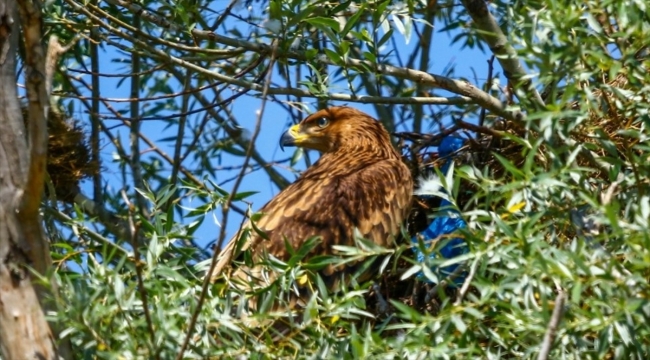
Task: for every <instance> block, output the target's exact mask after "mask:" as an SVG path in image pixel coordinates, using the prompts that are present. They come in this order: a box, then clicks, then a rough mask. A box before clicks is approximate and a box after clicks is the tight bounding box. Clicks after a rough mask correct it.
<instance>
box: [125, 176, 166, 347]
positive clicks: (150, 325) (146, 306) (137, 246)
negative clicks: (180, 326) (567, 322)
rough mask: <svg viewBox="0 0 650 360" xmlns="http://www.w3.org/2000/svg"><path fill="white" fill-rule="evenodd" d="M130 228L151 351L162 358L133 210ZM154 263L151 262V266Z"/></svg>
mask: <svg viewBox="0 0 650 360" xmlns="http://www.w3.org/2000/svg"><path fill="white" fill-rule="evenodd" d="M120 193H121V194H122V199H124V203H125V204H126V205H127V207H128V208H129V209H134V208H135V207H134V206H133V204H131V202H130V201H129V196H128V195H127V193H126V191H124V189H122V190H121V191H120ZM128 219H129V228H130V229H131V238H130V239H129V240H130V242H131V247H133V265H134V266H135V275H136V278H137V281H138V295H140V301H142V311H143V312H144V318H145V321H146V322H147V328H148V329H147V330H149V336H150V338H151V345H150V346H151V349H150V350H151V351H152V352H153V353H154V358H155V359H160V352H159V351H157V350H156V332H155V331H154V328H153V321H152V320H151V313H150V312H149V300H148V297H147V291H146V289H145V287H144V281H143V280H142V265H143V264H142V262H141V261H140V244H138V240H137V239H138V233H139V230H140V229H139V226H137V225H136V223H135V220H134V219H133V211H132V210H129V215H128ZM151 265H152V264H149V266H151Z"/></svg>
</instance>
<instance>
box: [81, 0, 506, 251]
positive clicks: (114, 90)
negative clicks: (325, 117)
mask: <svg viewBox="0 0 650 360" xmlns="http://www.w3.org/2000/svg"><path fill="white" fill-rule="evenodd" d="M217 3H219V2H217ZM224 3H225V2H224ZM224 6H225V4H224ZM253 11H255V10H253ZM257 11H259V10H257ZM380 31H381V30H380ZM454 35H455V34H454V33H437V32H436V33H435V35H434V37H433V45H432V52H433V54H432V55H431V62H430V64H429V66H430V67H429V72H431V73H435V74H442V73H443V72H444V70H445V69H447V68H449V67H453V68H454V69H455V71H454V74H455V75H454V78H457V79H458V78H464V79H467V80H468V81H470V82H472V83H473V84H475V85H477V86H481V85H482V84H483V82H484V81H485V77H486V74H487V60H488V59H489V56H488V55H486V54H483V53H482V52H480V51H479V50H475V49H467V48H465V49H461V46H460V45H459V44H456V45H450V43H451V39H452V37H453V36H454ZM401 39H402V42H401V44H404V41H403V40H404V39H403V38H401ZM397 40H398V43H400V41H399V40H400V37H399V36H398V38H397ZM416 43H417V39H416V38H415V37H413V38H412V39H411V41H410V43H409V44H408V45H406V44H404V45H402V46H403V51H404V54H409V53H410V52H411V51H412V49H413V47H414V46H416ZM400 50H402V49H400ZM102 51H104V53H103V54H102V56H101V59H103V60H102V61H101V63H100V71H101V72H102V73H126V72H128V66H129V65H128V64H120V63H116V62H112V61H111V59H114V58H115V57H116V56H117V57H119V54H118V53H116V52H115V51H114V50H112V48H110V47H107V48H105V49H104V50H102ZM107 51H108V52H107ZM400 52H401V51H400ZM495 71H496V70H495ZM475 76H478V79H476V78H475ZM477 80H478V81H479V82H478V83H477V82H476V81H477ZM118 81H119V79H114V78H103V79H102V88H101V92H102V96H104V97H110V98H129V93H130V84H129V81H128V80H126V81H124V82H123V83H122V84H121V85H119V86H118ZM170 86H178V85H177V84H176V85H173V83H171V82H170ZM174 91H179V89H178V88H175V89H174ZM336 91H338V89H337V90H336ZM331 104H332V105H343V104H344V103H341V102H332V103H331ZM349 105H351V106H354V107H356V108H358V109H361V110H363V111H366V112H368V113H369V114H371V115H373V116H374V115H375V113H374V110H373V107H372V106H371V105H365V104H354V103H349ZM405 106H408V105H405ZM260 107H261V100H260V99H258V98H256V97H253V96H248V95H244V96H242V97H240V98H238V99H237V100H236V101H235V102H234V103H233V104H232V105H231V110H232V112H233V113H234V115H235V117H236V119H237V120H238V121H239V123H240V125H241V126H242V127H243V128H245V129H247V130H249V131H250V132H252V131H253V129H254V126H255V121H256V119H257V113H258V111H259V109H260ZM77 109H79V108H77ZM312 110H314V108H313V107H312ZM201 115H202V114H201ZM75 116H76V117H77V118H83V119H84V122H86V120H87V114H85V113H83V114H76V115H75ZM289 121H290V120H289V114H287V113H286V111H285V110H284V109H283V108H281V107H280V106H279V105H277V104H275V103H273V102H272V101H268V102H267V103H266V109H265V111H264V115H263V118H262V131H261V133H260V134H259V137H258V138H257V141H256V147H257V149H258V151H259V152H260V153H261V154H262V155H263V156H264V157H265V158H266V159H267V160H268V161H277V160H281V159H286V158H287V157H289V156H291V154H292V152H293V151H294V148H289V149H285V152H284V153H283V152H281V151H280V149H279V145H278V139H279V138H280V136H281V134H282V133H283V132H284V131H285V130H286V128H287V126H288V125H289ZM113 123H114V124H118V122H117V121H114V122H113ZM106 124H107V126H111V124H112V122H111V121H106ZM165 126H166V124H165V123H163V122H160V121H146V122H144V123H143V126H142V131H143V132H144V133H145V135H146V136H147V137H149V138H150V139H151V140H153V141H154V142H157V140H159V139H163V138H166V137H169V136H173V135H175V134H176V129H175V128H174V127H170V128H168V129H164V127H165ZM425 128H426V127H425ZM122 129H123V130H120V137H121V139H122V141H123V144H124V145H127V144H128V130H127V129H126V128H125V127H123V128H122ZM400 130H404V129H398V131H400ZM102 144H103V145H104V146H103V150H102V159H103V169H104V171H103V176H104V181H105V182H106V185H107V186H109V187H114V188H115V187H120V186H121V180H120V177H121V175H120V171H119V168H118V167H117V165H116V164H115V163H114V161H113V158H114V153H115V150H114V148H113V147H112V145H111V144H109V143H108V140H107V139H103V141H102ZM147 149H148V146H147V145H146V144H144V143H141V150H143V151H144V150H147ZM163 150H164V151H166V152H167V153H168V154H170V155H171V154H172V153H173V149H172V148H171V147H169V148H163ZM309 156H310V159H311V160H312V161H314V160H315V159H316V158H317V156H318V155H317V153H315V152H312V153H310V154H309ZM216 161H217V160H216V159H215V165H216ZM241 161H242V158H241V157H235V156H231V155H228V154H223V157H222V162H221V165H222V166H228V165H236V164H241ZM278 169H279V170H281V171H282V173H283V175H284V176H285V177H287V178H288V179H289V180H291V181H293V180H294V179H295V178H296V175H295V174H292V173H290V172H289V171H286V170H285V169H284V168H282V167H280V166H278ZM195 175H196V176H197V177H199V178H202V177H203V174H195ZM234 175H236V172H233V171H220V172H219V173H218V174H217V178H216V179H214V180H215V182H217V183H220V182H221V181H223V180H225V179H229V178H232V177H233V176H234ZM233 183H234V182H229V183H227V184H226V185H225V186H224V188H225V189H226V190H230V189H231V188H232V186H233ZM83 191H84V192H85V193H86V194H87V195H89V196H90V195H91V194H92V188H91V186H90V184H88V183H86V184H84V186H83ZM239 191H257V192H258V193H257V194H255V195H253V196H251V197H249V198H248V199H247V200H248V201H251V202H252V203H253V209H254V210H257V209H259V208H260V207H262V206H263V205H264V204H265V203H266V202H267V201H268V200H270V199H271V198H272V197H273V196H274V195H276V194H277V193H278V189H277V188H276V187H275V186H273V185H272V184H271V182H270V181H269V179H268V177H267V175H266V174H265V173H264V172H263V171H257V172H255V173H252V174H250V175H248V176H246V177H245V179H244V181H243V182H242V184H241V186H240V187H239ZM184 205H185V206H188V205H189V206H192V205H199V204H198V202H195V203H194V204H191V203H190V204H188V203H185V204H184ZM214 216H216V218H218V219H219V222H221V219H220V218H221V211H220V209H218V210H217V211H216V212H215V214H214ZM229 216H230V218H229V220H228V226H227V237H228V238H230V236H232V235H233V234H234V233H235V232H236V231H237V229H238V227H239V224H240V223H241V216H240V215H239V214H237V213H235V212H231V214H230V215H229ZM218 233H219V228H218V225H217V224H216V223H215V222H214V221H212V216H211V215H210V216H208V217H207V218H206V221H205V222H204V223H203V225H202V226H201V228H200V229H199V230H198V231H197V232H196V238H195V240H196V241H197V243H198V244H200V245H205V244H207V243H208V242H210V241H214V240H215V238H216V237H217V235H218Z"/></svg>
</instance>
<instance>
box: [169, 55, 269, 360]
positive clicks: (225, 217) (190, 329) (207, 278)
mask: <svg viewBox="0 0 650 360" xmlns="http://www.w3.org/2000/svg"><path fill="white" fill-rule="evenodd" d="M276 47H277V42H274V49H275V48H276ZM274 62H275V52H272V53H271V58H270V60H269V66H268V69H269V70H268V73H267V77H266V81H265V82H264V90H263V91H262V104H261V107H260V110H259V113H258V116H257V121H256V123H255V130H254V131H253V135H252V137H251V140H250V142H249V145H248V149H247V150H246V157H245V158H244V164H243V166H242V168H241V171H240V175H239V178H238V179H237V180H236V181H235V184H234V186H233V188H232V190H231V192H230V195H229V196H228V199H227V200H226V202H225V204H224V205H223V206H222V214H223V215H222V220H221V229H220V231H219V241H218V243H217V247H216V248H218V249H221V248H222V246H223V242H224V241H225V239H226V226H227V224H228V214H229V209H230V206H231V204H232V202H233V199H234V196H235V195H236V194H237V190H238V189H239V185H241V182H242V181H243V179H244V175H245V173H246V168H247V167H248V162H249V161H250V159H251V157H252V155H253V148H254V147H255V140H256V139H257V136H258V135H259V133H260V129H261V125H262V117H263V115H264V108H265V106H266V97H267V95H268V89H269V86H270V84H271V75H272V74H273V71H272V69H273V63H274ZM218 255H219V251H215V252H214V256H213V257H212V262H211V263H210V269H209V270H208V272H207V273H208V274H212V272H213V271H214V268H215V266H216V264H217V257H218ZM210 278H211V277H210V276H205V277H204V279H203V286H202V288H201V294H200V295H199V300H198V302H197V304H196V309H195V310H194V312H193V313H192V318H191V319H190V322H189V324H188V326H187V335H186V336H185V340H184V341H183V344H182V345H181V348H180V350H179V352H178V356H176V360H181V359H182V358H183V354H184V353H185V349H187V346H188V344H189V342H190V338H191V336H192V332H193V330H194V327H195V326H196V321H197V319H198V316H199V313H200V312H201V308H202V307H203V302H204V301H205V298H206V296H207V293H208V286H209V285H210Z"/></svg>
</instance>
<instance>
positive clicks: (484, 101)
mask: <svg viewBox="0 0 650 360" xmlns="http://www.w3.org/2000/svg"><path fill="white" fill-rule="evenodd" d="M66 2H67V3H68V4H70V5H71V6H73V7H74V8H75V9H76V10H77V11H79V12H81V13H83V14H85V15H87V16H88V17H89V18H91V19H93V20H94V21H96V23H98V24H99V25H100V26H102V27H104V28H105V29H107V30H108V31H110V32H111V33H113V34H115V35H118V36H120V37H122V38H124V39H126V40H128V41H131V42H132V43H134V44H135V45H137V46H138V47H139V48H141V49H148V50H149V52H150V53H151V55H153V56H156V57H159V58H161V59H163V60H165V61H168V62H171V63H173V64H176V65H180V66H183V67H185V68H187V69H191V70H194V71H196V72H197V73H200V74H203V75H205V76H206V77H209V78H214V79H216V80H218V81H222V82H226V83H229V84H232V85H236V86H240V87H243V88H246V89H251V90H254V91H258V92H262V90H263V87H262V86H261V85H259V84H255V83H250V82H248V81H245V80H240V79H235V78H232V77H229V76H225V75H222V74H220V73H218V72H214V71H209V70H207V69H204V68H202V67H200V66H197V65H194V64H192V63H190V62H187V61H185V60H182V59H180V58H177V57H174V56H172V55H170V54H168V53H166V52H165V51H163V50H161V49H156V48H154V47H152V46H150V45H149V44H147V43H146V42H144V41H141V40H138V39H136V38H135V37H134V36H132V35H129V34H126V33H125V32H123V31H121V30H120V29H118V28H115V27H113V26H111V25H108V24H106V23H105V22H103V21H101V19H100V18H98V17H97V16H96V15H95V14H93V13H92V12H91V11H90V10H88V9H86V8H85V7H84V6H82V5H80V4H78V3H76V2H75V1H74V0H66ZM109 2H110V3H112V4H115V5H119V6H123V7H126V8H128V9H129V10H131V11H134V12H136V13H137V14H138V15H140V16H142V17H143V18H146V19H147V20H149V21H151V22H154V23H156V24H158V25H159V26H162V27H163V28H166V29H170V30H174V29H176V27H175V26H172V24H171V23H169V22H168V21H167V20H164V19H161V18H159V17H157V16H155V15H154V14H152V13H150V12H148V11H146V10H144V9H143V8H142V7H140V6H139V5H135V4H132V3H130V2H128V1H124V0H110V1H109ZM192 34H193V35H194V36H196V37H198V38H204V39H210V40H213V41H216V42H218V43H221V44H224V45H228V46H236V47H241V48H244V49H246V50H248V51H254V52H257V53H269V52H270V51H271V48H270V46H269V45H266V44H258V43H251V42H246V41H242V40H236V39H232V38H228V37H225V36H222V35H219V34H215V33H212V32H209V31H202V30H197V29H193V30H192ZM278 57H279V58H290V59H296V60H303V61H306V60H310V61H314V62H316V63H318V64H321V65H335V66H340V65H343V66H346V67H349V68H355V69H361V71H365V69H368V68H370V69H376V71H377V73H379V74H383V75H389V76H394V77H396V78H404V79H408V80H410V81H413V82H414V83H416V84H418V85H421V86H424V87H433V88H440V89H445V90H448V91H450V92H452V93H455V94H458V95H461V96H464V97H469V98H471V99H473V100H474V101H475V102H476V103H477V104H479V105H481V106H484V107H486V108H487V109H489V110H490V111H492V112H493V113H495V114H496V115H498V116H501V117H504V118H506V119H509V120H513V121H521V120H523V119H524V118H525V116H524V114H523V113H521V112H519V111H510V110H509V109H507V108H506V106H505V105H504V104H503V103H502V102H501V101H500V100H499V99H496V98H494V97H492V96H490V95H489V94H487V93H486V92H484V91H482V90H480V89H478V88H476V87H475V86H473V85H472V84H470V83H468V82H466V81H461V80H453V79H449V78H446V77H444V76H440V75H434V74H429V73H427V72H424V71H418V70H413V69H407V68H399V67H394V66H390V65H386V64H375V63H373V62H370V61H365V60H358V59H352V58H347V59H345V60H343V64H335V63H334V62H332V61H331V60H329V59H328V58H327V57H326V56H324V55H320V56H317V57H316V58H315V59H308V58H307V56H306V55H305V54H303V53H301V52H297V51H283V50H281V49H278ZM268 94H269V95H279V94H280V95H293V96H297V97H300V96H302V97H307V98H322V97H326V98H328V99H331V100H341V101H350V102H365V101H363V99H364V98H365V97H359V96H356V95H354V94H353V95H345V96H341V97H339V98H336V97H334V96H332V94H312V93H311V92H309V91H307V90H303V89H296V88H269V89H268ZM366 101H367V100H366ZM391 103H401V102H399V100H393V101H392V102H391ZM423 103H424V102H423ZM434 103H435V102H434Z"/></svg>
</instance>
